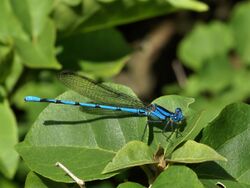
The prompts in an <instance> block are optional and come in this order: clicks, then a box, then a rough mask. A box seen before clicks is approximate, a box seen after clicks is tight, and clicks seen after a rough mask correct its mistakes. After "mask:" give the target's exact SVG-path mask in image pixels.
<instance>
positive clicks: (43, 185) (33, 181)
mask: <svg viewBox="0 0 250 188" xmlns="http://www.w3.org/2000/svg"><path fill="white" fill-rule="evenodd" d="M34 187H38V188H66V187H67V186H66V185H65V184H63V183H57V182H53V181H50V180H48V179H46V178H43V177H41V176H38V175H37V174H35V173H34V172H30V173H29V174H28V175H27V178H26V181H25V188H34Z"/></svg>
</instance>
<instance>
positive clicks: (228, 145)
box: [201, 103, 250, 184]
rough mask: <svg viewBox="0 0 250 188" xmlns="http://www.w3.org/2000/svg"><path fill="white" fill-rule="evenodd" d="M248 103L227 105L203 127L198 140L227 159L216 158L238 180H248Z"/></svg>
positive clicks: (249, 120) (249, 118) (247, 181)
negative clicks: (226, 160)
mask: <svg viewBox="0 0 250 188" xmlns="http://www.w3.org/2000/svg"><path fill="white" fill-rule="evenodd" d="M249 114H250V106H249V105H247V104H242V103H236V104H231V105H228V106H226V107H225V108H224V109H223V110H222V112H221V113H220V115H219V116H218V117H217V118H216V119H215V120H214V121H213V122H212V123H211V125H210V126H208V127H206V128H205V129H204V131H203V134H202V135H203V136H202V139H201V142H203V143H204V144H207V145H209V146H211V147H213V148H214V149H215V150H216V151H217V152H219V153H220V154H221V155H223V156H225V157H226V158H227V159H228V162H227V163H225V162H224V163H223V162H218V164H220V165H221V166H222V167H223V168H224V169H225V170H226V171H227V173H229V174H230V175H231V176H232V177H234V178H235V179H236V180H238V181H239V182H240V183H245V184H250V174H249V173H248V172H249V167H250V166H249V159H250V153H249V150H248V149H247V148H250V140H249V134H250V132H249V131H250V123H249V122H250V116H249Z"/></svg>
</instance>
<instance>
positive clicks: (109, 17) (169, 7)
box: [53, 0, 207, 32]
mask: <svg viewBox="0 0 250 188" xmlns="http://www.w3.org/2000/svg"><path fill="white" fill-rule="evenodd" d="M179 8H186V9H191V10H196V11H205V10H207V6H206V5H205V4H204V3H201V2H198V1H193V0H181V1H180V0H179V1H178V2H175V1H173V0H143V1H137V0H125V1H120V0H115V1H100V0H99V1H88V0H84V1H83V2H82V9H81V11H80V13H81V14H80V15H79V11H78V12H77V11H76V10H74V9H73V8H71V7H67V6H65V4H64V3H61V4H58V6H56V7H55V10H54V14H53V15H54V19H55V22H56V23H57V25H58V27H59V28H61V29H63V30H66V31H67V32H72V31H74V30H81V31H93V30H98V29H102V28H107V27H112V26H116V25H121V24H125V23H130V22H135V21H138V20H143V19H146V18H151V17H155V16H159V15H163V14H167V13H170V12H173V11H174V10H177V9H179ZM64 15H67V17H66V16H64ZM65 19H66V21H64V20H65Z"/></svg>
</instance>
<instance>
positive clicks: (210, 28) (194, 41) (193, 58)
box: [178, 22, 233, 70]
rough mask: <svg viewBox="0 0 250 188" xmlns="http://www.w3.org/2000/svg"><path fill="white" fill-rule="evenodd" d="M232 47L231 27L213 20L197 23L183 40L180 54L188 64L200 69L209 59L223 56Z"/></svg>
mask: <svg viewBox="0 0 250 188" xmlns="http://www.w3.org/2000/svg"><path fill="white" fill-rule="evenodd" d="M218 43H219V44H220V45H218ZM232 47H233V36H232V33H231V31H230V29H229V27H228V26H227V25H225V24H223V23H221V22H212V23H210V24H209V25H204V24H203V25H201V24H200V25H197V26H196V27H195V28H194V30H193V31H192V32H191V33H190V34H189V35H188V36H187V37H186V38H185V39H183V41H182V42H181V44H180V46H179V49H178V56H179V58H180V59H181V60H182V61H183V63H184V64H185V65H186V66H188V67H190V68H192V69H193V70H199V69H200V68H201V67H202V65H203V63H204V62H205V61H206V60H207V59H210V58H213V57H216V56H223V55H225V54H227V53H228V52H229V50H231V48H232Z"/></svg>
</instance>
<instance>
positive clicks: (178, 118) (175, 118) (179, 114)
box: [171, 108, 184, 123]
mask: <svg viewBox="0 0 250 188" xmlns="http://www.w3.org/2000/svg"><path fill="white" fill-rule="evenodd" d="M171 119H172V121H174V122H175V123H181V122H182V121H183V120H184V115H183V113H182V110H181V109H180V108H176V109H175V113H174V114H173V116H172V117H171Z"/></svg>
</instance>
